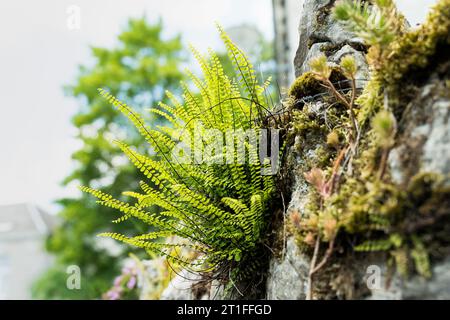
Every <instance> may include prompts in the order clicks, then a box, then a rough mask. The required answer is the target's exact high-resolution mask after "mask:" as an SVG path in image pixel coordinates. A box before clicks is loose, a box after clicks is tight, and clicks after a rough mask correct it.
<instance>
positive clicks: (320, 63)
mask: <svg viewBox="0 0 450 320" xmlns="http://www.w3.org/2000/svg"><path fill="white" fill-rule="evenodd" d="M309 64H310V66H311V69H312V72H313V74H314V75H315V76H316V78H317V79H318V80H319V81H321V82H323V84H324V85H325V86H326V87H327V88H328V89H329V90H330V91H331V93H332V94H333V95H334V96H335V97H336V98H337V99H338V100H339V102H341V103H342V104H344V105H345V106H346V107H347V109H348V111H349V114H350V121H351V124H352V132H351V136H350V140H351V142H352V143H354V142H355V140H356V139H357V136H358V133H359V127H358V123H357V120H356V116H355V111H354V107H355V99H356V79H355V75H356V72H357V71H358V70H357V66H356V62H355V58H353V56H350V55H347V56H345V57H344V58H342V60H341V64H340V66H339V69H340V71H341V72H342V73H343V74H344V75H345V76H346V77H347V78H348V79H349V80H350V82H351V96H350V98H348V97H346V96H345V95H344V94H343V93H341V92H340V91H339V90H338V89H336V86H335V84H334V83H333V82H332V81H331V80H330V76H331V73H332V68H331V67H330V66H329V65H328V62H327V57H326V56H325V55H324V54H321V55H320V56H318V57H316V58H313V59H312V60H311V61H310V63H309Z"/></svg>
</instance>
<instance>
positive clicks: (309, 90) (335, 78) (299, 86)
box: [288, 67, 349, 99]
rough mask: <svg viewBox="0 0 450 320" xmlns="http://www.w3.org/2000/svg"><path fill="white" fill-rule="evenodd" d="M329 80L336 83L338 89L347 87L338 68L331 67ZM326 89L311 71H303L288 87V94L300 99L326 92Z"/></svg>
mask: <svg viewBox="0 0 450 320" xmlns="http://www.w3.org/2000/svg"><path fill="white" fill-rule="evenodd" d="M330 81H331V82H332V83H334V84H336V87H337V88H338V89H348V88H349V85H348V83H347V82H348V80H347V78H346V77H345V76H344V74H343V73H342V71H341V70H340V68H337V67H333V68H331V75H330ZM326 92H327V89H326V88H325V87H324V86H323V84H322V82H321V81H320V80H318V79H317V76H316V75H315V74H314V73H313V72H310V71H308V72H305V73H303V74H302V75H301V76H300V77H298V78H297V79H296V80H295V81H294V83H293V84H292V86H291V87H290V89H289V92H288V93H289V96H290V97H292V98H294V99H302V98H305V97H315V96H317V95H319V94H323V93H326Z"/></svg>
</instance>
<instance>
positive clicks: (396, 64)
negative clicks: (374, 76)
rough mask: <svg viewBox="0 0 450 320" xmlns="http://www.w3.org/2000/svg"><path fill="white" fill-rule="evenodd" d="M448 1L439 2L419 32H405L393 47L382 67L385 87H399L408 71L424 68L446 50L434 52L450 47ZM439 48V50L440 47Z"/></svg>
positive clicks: (446, 54)
mask: <svg viewBox="0 0 450 320" xmlns="http://www.w3.org/2000/svg"><path fill="white" fill-rule="evenodd" d="M449 30H450V0H441V1H439V2H438V4H437V5H436V7H434V8H433V10H432V12H431V13H430V15H429V16H428V19H427V21H426V23H424V24H422V25H421V26H420V27H419V28H418V29H416V30H414V31H411V32H408V33H405V34H404V35H403V36H402V37H401V38H400V39H399V40H398V41H396V42H395V43H394V44H393V45H392V49H391V52H390V54H389V56H388V58H387V61H386V63H385V67H384V68H383V71H382V73H383V75H384V79H385V80H386V82H387V83H388V84H391V85H399V84H401V81H402V80H403V79H404V78H405V77H406V76H407V75H408V74H410V73H411V72H415V71H417V70H420V69H424V68H426V67H427V66H428V65H429V64H430V63H432V62H433V60H435V56H436V55H440V54H442V55H445V57H444V58H445V59H447V58H448V51H437V49H438V48H439V47H440V46H443V47H448V46H449V45H450V33H449ZM441 49H442V48H441Z"/></svg>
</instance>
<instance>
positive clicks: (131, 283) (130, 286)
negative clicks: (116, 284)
mask: <svg viewBox="0 0 450 320" xmlns="http://www.w3.org/2000/svg"><path fill="white" fill-rule="evenodd" d="M135 285H136V277H134V276H133V277H131V278H130V280H128V283H127V287H128V289H133V288H134V286H135Z"/></svg>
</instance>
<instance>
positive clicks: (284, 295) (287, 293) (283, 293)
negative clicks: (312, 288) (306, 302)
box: [267, 237, 310, 300]
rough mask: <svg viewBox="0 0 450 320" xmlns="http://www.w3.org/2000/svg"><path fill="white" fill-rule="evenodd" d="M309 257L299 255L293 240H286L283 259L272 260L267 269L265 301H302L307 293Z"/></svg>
mask: <svg viewBox="0 0 450 320" xmlns="http://www.w3.org/2000/svg"><path fill="white" fill-rule="evenodd" d="M309 264H310V262H309V257H307V256H305V255H303V254H301V253H300V252H299V250H298V246H297V244H296V243H295V241H294V239H293V238H292V237H290V238H289V239H288V240H287V245H286V250H285V254H284V257H282V258H281V259H280V260H278V259H276V258H274V259H273V260H272V261H271V264H270V269H269V281H268V282H267V299H271V300H303V299H305V298H306V292H307V291H308V272H309Z"/></svg>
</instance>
